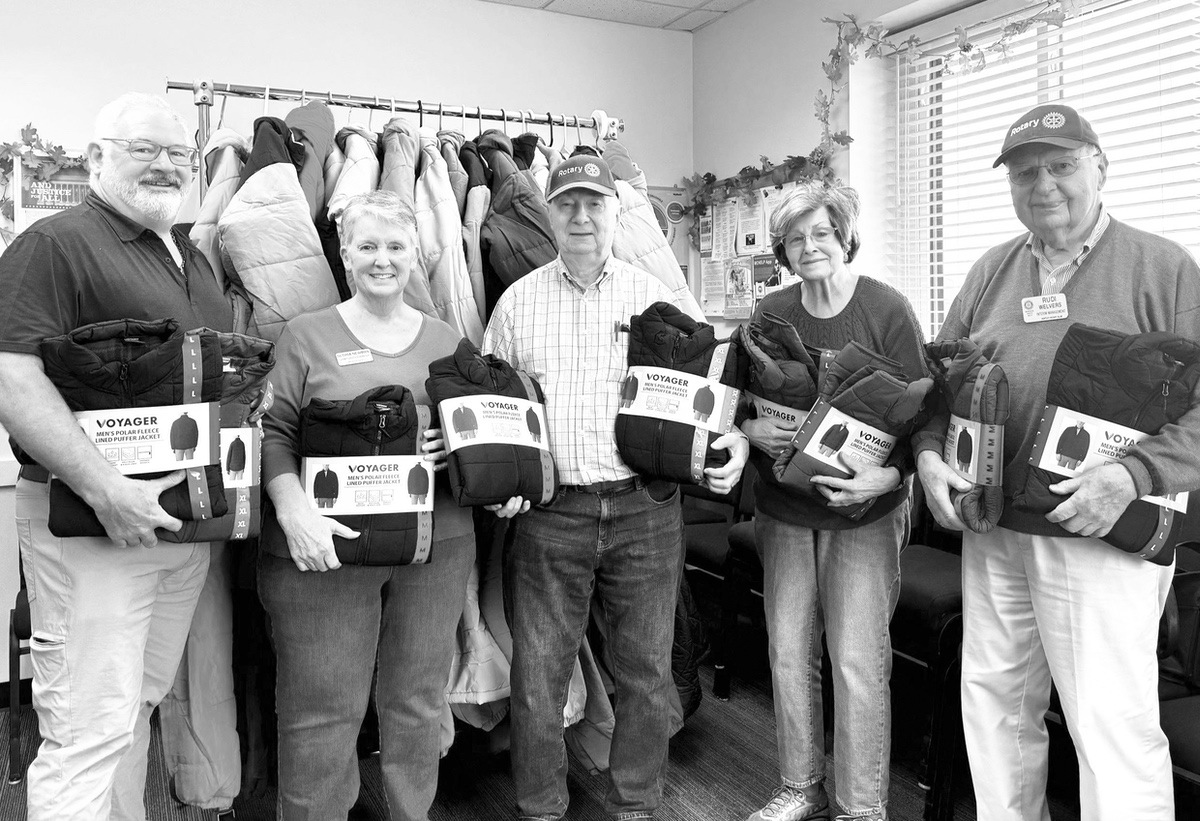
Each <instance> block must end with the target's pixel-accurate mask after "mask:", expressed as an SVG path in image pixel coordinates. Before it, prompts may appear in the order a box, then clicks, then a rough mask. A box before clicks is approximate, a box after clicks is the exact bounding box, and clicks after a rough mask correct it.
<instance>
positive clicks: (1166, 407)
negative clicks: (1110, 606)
mask: <svg viewBox="0 0 1200 821" xmlns="http://www.w3.org/2000/svg"><path fill="white" fill-rule="evenodd" d="M1197 383H1200V344H1197V343H1196V342H1193V341H1191V340H1188V339H1184V338H1183V337H1181V336H1176V335H1175V334H1170V333H1166V332H1161V331H1156V332H1152V333H1140V334H1122V333H1119V332H1117V331H1109V330H1104V329H1101V328H1093V327H1091V326H1088V325H1084V324H1082V323H1078V322H1077V323H1075V324H1074V325H1072V326H1071V327H1070V328H1068V329H1067V333H1066V335H1064V336H1063V339H1062V341H1061V342H1060V343H1059V345H1058V350H1057V351H1056V352H1055V354H1054V364H1053V365H1052V366H1051V368H1050V378H1049V379H1048V380H1047V382H1046V412H1045V413H1044V414H1043V417H1042V423H1041V426H1040V428H1039V430H1038V435H1037V439H1036V440H1035V441H1034V445H1033V451H1032V452H1031V453H1030V456H1029V464H1030V468H1029V475H1028V477H1027V478H1026V480H1025V489H1024V491H1023V492H1021V493H1018V494H1016V496H1014V497H1013V507H1015V508H1016V509H1018V510H1025V511H1029V512H1035V513H1049V512H1050V511H1051V510H1053V509H1054V508H1056V507H1058V505H1059V504H1061V503H1062V502H1063V501H1064V500H1065V499H1066V498H1068V497H1064V496H1062V495H1060V494H1057V493H1052V492H1051V491H1050V489H1049V487H1050V485H1053V484H1056V483H1058V482H1061V481H1064V480H1065V479H1066V478H1067V476H1066V475H1065V474H1063V473H1058V472H1055V471H1051V470H1046V469H1045V468H1042V467H1038V465H1039V464H1040V463H1042V452H1043V450H1045V449H1046V448H1047V447H1048V444H1047V443H1048V440H1049V437H1050V435H1051V431H1052V429H1053V427H1054V421H1055V418H1056V417H1057V416H1058V415H1059V414H1060V413H1062V411H1061V410H1059V409H1062V410H1065V411H1068V412H1070V411H1074V412H1075V414H1076V415H1084V416H1087V417H1090V420H1095V424H1094V425H1092V426H1091V428H1090V429H1089V427H1088V426H1089V424H1091V421H1090V420H1079V421H1078V422H1074V423H1071V424H1067V425H1066V429H1065V431H1064V433H1065V434H1066V435H1065V436H1062V435H1060V436H1058V437H1056V440H1055V444H1054V445H1053V446H1051V447H1052V449H1053V450H1055V452H1056V462H1057V464H1058V465H1059V466H1061V467H1065V468H1071V469H1074V468H1080V469H1087V468H1088V467H1090V465H1086V464H1083V463H1084V460H1085V459H1087V457H1088V456H1089V450H1090V451H1095V452H1100V453H1101V454H1102V455H1107V457H1108V458H1107V459H1104V460H1102V461H1109V460H1112V459H1115V458H1120V456H1121V455H1122V454H1119V453H1113V452H1109V453H1107V454H1104V453H1103V451H1102V446H1101V442H1105V443H1107V442H1108V441H1109V437H1108V436H1106V435H1105V431H1104V425H1105V423H1113V424H1115V425H1119V426H1121V427H1124V428H1129V429H1132V430H1134V431H1140V432H1142V433H1146V434H1151V435H1153V434H1155V433H1158V432H1159V430H1160V429H1161V428H1162V427H1163V426H1165V425H1169V424H1171V423H1172V422H1175V421H1176V420H1178V419H1179V418H1180V417H1181V416H1183V414H1184V413H1186V412H1187V411H1188V410H1190V409H1191V407H1192V397H1193V394H1194V391H1195V390H1196V386H1197ZM1072 418H1074V417H1072ZM1080 423H1082V424H1080ZM1085 436H1086V437H1088V438H1087V441H1086V442H1085V440H1084V437H1085ZM1117 438H1121V439H1123V438H1124V437H1123V436H1121V437H1117ZM1135 447H1136V446H1135ZM1183 518H1184V517H1183V515H1182V514H1181V513H1178V512H1176V511H1175V510H1172V509H1170V508H1168V507H1163V506H1161V505H1157V504H1154V503H1153V502H1149V501H1146V500H1145V499H1135V500H1134V501H1133V502H1131V503H1130V504H1129V506H1128V507H1127V508H1125V512H1124V513H1122V514H1121V517H1120V518H1119V519H1117V521H1116V523H1115V524H1114V525H1113V527H1112V529H1111V530H1110V531H1109V532H1108V535H1106V536H1103V537H1101V538H1103V540H1104V541H1106V542H1108V543H1109V544H1111V545H1113V546H1114V547H1118V548H1120V549H1121V550H1124V551H1126V552H1128V553H1136V554H1137V555H1139V556H1140V557H1142V558H1143V559H1146V560H1147V561H1150V562H1154V563H1155V564H1161V565H1169V564H1170V563H1171V562H1172V561H1174V556H1175V544H1176V543H1177V542H1178V541H1179V538H1180V532H1181V528H1182V524H1183ZM1063 533H1064V535H1069V534H1068V533H1067V531H1065V530H1064V531H1063Z"/></svg>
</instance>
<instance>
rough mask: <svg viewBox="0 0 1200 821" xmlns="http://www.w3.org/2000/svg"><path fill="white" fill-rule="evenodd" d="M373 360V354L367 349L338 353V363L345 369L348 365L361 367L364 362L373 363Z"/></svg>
mask: <svg viewBox="0 0 1200 821" xmlns="http://www.w3.org/2000/svg"><path fill="white" fill-rule="evenodd" d="M373 360H374V357H373V356H371V352H370V351H369V350H367V349H366V348H361V349H359V350H357V351H338V353H337V363H338V365H340V366H341V367H343V368H344V367H346V366H347V365H361V364H362V363H363V362H371V361H373Z"/></svg>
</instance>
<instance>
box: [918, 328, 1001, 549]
mask: <svg viewBox="0 0 1200 821" xmlns="http://www.w3.org/2000/svg"><path fill="white" fill-rule="evenodd" d="M925 355H926V360H927V361H928V362H929V369H930V371H931V372H932V373H933V374H934V379H935V381H936V382H937V385H938V387H939V389H940V390H941V392H942V396H943V398H944V399H945V401H946V406H947V407H948V408H949V409H950V413H951V414H952V415H953V416H954V417H958V419H957V420H956V419H951V424H952V425H953V426H954V427H955V429H956V430H957V432H958V433H957V438H956V439H955V441H954V442H953V445H950V444H949V440H948V447H953V448H954V459H953V460H951V459H949V458H947V457H948V454H943V458H944V459H945V461H946V463H947V464H949V465H950V466H951V467H955V468H957V469H958V471H959V474H960V475H962V476H963V478H965V479H968V480H970V481H971V482H974V483H975V486H974V487H973V488H971V489H970V490H968V491H966V492H965V493H964V492H960V491H957V490H952V491H951V492H950V499H951V501H952V502H954V510H955V512H956V513H957V514H958V517H959V518H960V519H962V521H963V524H965V525H966V526H967V527H969V528H971V530H973V531H974V532H976V533H987V532H988V531H990V530H991V529H992V528H993V527H995V526H996V523H997V522H999V521H1000V513H1001V512H1002V511H1003V509H1004V487H1003V485H1002V476H1001V470H1002V469H1003V465H1004V423H1005V422H1007V421H1008V378H1007V377H1006V376H1005V375H1004V369H1003V368H1001V367H1000V366H999V365H997V364H996V363H994V362H989V361H988V359H987V357H985V356H984V355H983V351H981V350H979V346H978V345H976V344H975V343H974V342H972V341H971V340H970V339H966V338H963V339H956V340H953V341H949V342H930V343H928V344H927V345H926V346H925ZM963 422H970V423H977V424H978V425H980V429H979V436H978V439H979V441H976V437H975V436H973V435H972V433H971V428H970V427H966V426H964V425H963V424H962V423H963ZM972 464H974V465H975V468H976V469H975V470H974V471H973V472H972V471H971V466H972Z"/></svg>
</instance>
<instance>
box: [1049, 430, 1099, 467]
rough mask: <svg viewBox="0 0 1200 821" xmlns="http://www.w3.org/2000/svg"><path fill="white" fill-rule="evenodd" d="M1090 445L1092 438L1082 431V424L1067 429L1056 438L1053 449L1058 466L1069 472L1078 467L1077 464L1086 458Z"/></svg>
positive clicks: (1085, 431)
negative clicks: (1056, 442)
mask: <svg viewBox="0 0 1200 821" xmlns="http://www.w3.org/2000/svg"><path fill="white" fill-rule="evenodd" d="M1091 444H1092V436H1091V434H1090V433H1088V432H1087V430H1085V429H1084V424H1083V422H1082V421H1080V422H1076V423H1075V427H1073V428H1067V429H1066V430H1064V431H1063V432H1062V435H1060V436H1059V437H1058V444H1057V445H1055V447H1054V455H1055V456H1057V457H1058V466H1059V467H1064V468H1069V469H1071V470H1074V469H1075V468H1077V467H1079V463H1080V462H1082V461H1083V460H1084V459H1086V458H1087V454H1088V448H1089V447H1090V446H1091Z"/></svg>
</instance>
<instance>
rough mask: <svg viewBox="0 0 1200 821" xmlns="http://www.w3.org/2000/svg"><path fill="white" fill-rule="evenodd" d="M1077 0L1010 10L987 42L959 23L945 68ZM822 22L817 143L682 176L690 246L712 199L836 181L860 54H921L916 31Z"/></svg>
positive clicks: (968, 68)
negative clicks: (893, 32)
mask: <svg viewBox="0 0 1200 821" xmlns="http://www.w3.org/2000/svg"><path fill="white" fill-rule="evenodd" d="M1078 4H1079V0H1035V7H1034V8H1032V9H1027V10H1025V11H1023V12H1016V13H1014V14H1013V15H1012V16H1011V17H1010V18H1009V20H1008V21H1007V22H1006V23H1005V25H1004V26H1003V27H1002V28H1001V30H1000V34H999V35H998V36H997V37H996V39H995V40H994V41H992V42H991V43H987V44H979V43H975V42H973V41H972V40H971V36H970V34H969V33H968V32H967V30H966V29H965V28H963V27H962V26H957V27H955V29H954V33H955V37H956V43H955V45H956V46H957V50H956V51H955V52H954V53H953V54H952V55H951V56H950V58H948V59H947V61H946V63H945V65H944V70H945V71H946V72H948V73H951V74H966V73H972V72H976V71H981V70H982V69H984V68H985V67H987V65H988V60H989V59H994V58H998V59H1001V60H1003V59H1005V58H1006V57H1007V56H1008V46H1009V44H1010V43H1011V41H1012V39H1013V38H1014V37H1016V36H1017V35H1019V34H1022V33H1023V32H1025V31H1026V30H1028V29H1029V28H1030V27H1031V26H1034V25H1039V24H1045V25H1050V26H1054V27H1056V28H1061V27H1062V24H1063V23H1064V22H1065V21H1066V19H1067V18H1068V17H1073V16H1075V14H1076V13H1077V11H1078ZM822 22H825V23H829V24H831V25H833V26H836V27H837V41H836V42H835V44H834V46H833V48H832V49H830V50H829V60H828V61H827V62H823V63H821V68H822V70H823V71H824V73H825V78H826V79H827V80H828V81H829V86H828V90H826V89H824V88H823V89H819V90H818V91H817V94H816V97H815V99H814V100H813V116H814V117H816V120H817V122H818V123H819V124H820V126H821V142H820V144H819V145H818V146H817V147H816V148H814V149H813V150H812V151H811V152H809V153H808V154H807V155H806V156H802V157H794V156H789V157H788V158H787V159H786V160H785V161H784V162H782V163H780V164H779V165H775V164H774V163H772V162H771V161H770V160H769V159H767V158H766V157H759V163H760V164H759V165H757V166H754V165H748V166H746V167H745V168H743V169H742V170H741V171H739V172H738V173H737V174H735V175H734V176H732V177H726V178H725V179H723V180H718V179H717V178H716V176H715V175H713V174H711V173H705V174H693V175H692V176H691V177H685V178H684V179H683V181H682V185H683V188H684V190H685V191H687V193H688V196H689V198H690V199H691V205H689V206H687V207H685V208H684V209H683V212H684V213H685V214H690V215H692V217H693V218H692V225H691V228H690V229H689V231H688V236H689V238H690V239H691V241H692V246H693V247H695V248H696V249H699V248H700V220H699V219H698V217H702V216H704V215H705V214H706V213H707V212H708V208H709V206H711V205H712V204H713V203H714V202H721V201H723V200H726V199H730V198H732V197H735V196H738V195H740V194H747V193H749V192H750V191H752V190H754V189H756V188H765V187H766V186H768V185H774V186H777V187H778V186H781V185H783V183H785V182H792V181H795V180H812V181H821V182H826V183H830V182H835V181H836V179H837V178H836V176H835V175H834V173H833V170H832V169H831V168H830V167H829V163H830V159H831V158H832V157H833V155H834V154H835V153H836V152H837V151H838V150H840V149H843V148H846V147H848V146H849V145H850V143H852V142H854V138H853V137H851V136H850V135H849V134H848V133H847V132H846V131H845V130H842V131H836V132H835V131H834V130H833V127H832V125H831V124H830V116H831V112H832V111H833V108H834V105H835V104H836V102H837V100H838V97H840V96H841V94H842V92H843V91H844V90H845V88H846V82H847V77H846V74H847V72H848V71H849V68H850V66H851V65H853V64H854V63H856V62H858V59H859V57H860V56H861V57H866V58H883V57H894V58H897V59H900V60H909V61H915V60H918V59H920V58H922V57H924V56H925V52H924V51H922V50H921V41H920V40H919V39H918V38H917V37H916V36H915V35H914V36H910V37H908V38H907V39H906V40H903V41H901V42H895V41H893V40H889V39H887V29H885V28H884V27H883V26H880V25H878V24H875V23H871V24H868V25H867V26H866V27H865V28H864V27H863V26H862V25H861V24H860V23H859V22H858V18H857V17H855V16H854V15H853V14H844V15H843V16H842V17H841V18H836V17H826V18H823V20H822Z"/></svg>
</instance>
